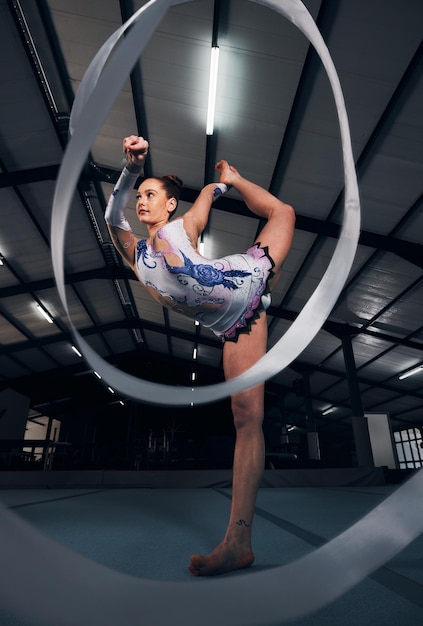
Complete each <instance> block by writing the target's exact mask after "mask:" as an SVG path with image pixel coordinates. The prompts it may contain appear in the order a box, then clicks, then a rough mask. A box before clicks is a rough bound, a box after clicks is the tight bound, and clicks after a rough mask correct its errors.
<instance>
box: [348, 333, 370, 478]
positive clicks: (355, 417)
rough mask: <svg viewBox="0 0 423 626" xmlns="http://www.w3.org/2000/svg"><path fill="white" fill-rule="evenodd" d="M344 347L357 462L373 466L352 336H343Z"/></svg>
mask: <svg viewBox="0 0 423 626" xmlns="http://www.w3.org/2000/svg"><path fill="white" fill-rule="evenodd" d="M342 349H343V351H344V361H345V371H346V374H347V382H348V389H349V392H350V400H351V411H352V428H353V433H354V442H355V449H356V453H357V464H358V466H359V467H373V466H374V462H373V454H372V447H371V443H370V436H369V429H368V426H367V418H366V417H365V416H364V410H363V405H362V402H361V394H360V388H359V385H358V378H357V370H356V365H355V358H354V352H353V347H352V342H351V337H350V336H345V337H343V338H342Z"/></svg>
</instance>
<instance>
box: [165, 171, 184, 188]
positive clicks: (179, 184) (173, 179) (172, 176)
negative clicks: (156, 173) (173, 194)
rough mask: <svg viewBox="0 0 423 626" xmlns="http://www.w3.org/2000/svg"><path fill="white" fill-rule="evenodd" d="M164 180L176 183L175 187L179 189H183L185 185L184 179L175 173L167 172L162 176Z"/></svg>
mask: <svg viewBox="0 0 423 626" xmlns="http://www.w3.org/2000/svg"><path fill="white" fill-rule="evenodd" d="M162 179H163V180H167V181H169V182H170V183H172V185H175V187H177V188H178V189H182V187H183V186H184V183H183V181H182V180H181V179H180V178H178V176H176V175H175V174H165V176H162Z"/></svg>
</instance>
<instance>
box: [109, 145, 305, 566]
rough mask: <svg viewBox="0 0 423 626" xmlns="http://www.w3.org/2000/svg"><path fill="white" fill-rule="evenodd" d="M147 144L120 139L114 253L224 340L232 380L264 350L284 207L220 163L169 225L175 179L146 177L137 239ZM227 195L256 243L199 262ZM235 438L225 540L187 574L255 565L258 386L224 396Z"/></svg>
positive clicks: (287, 236) (112, 204) (284, 230)
mask: <svg viewBox="0 0 423 626" xmlns="http://www.w3.org/2000/svg"><path fill="white" fill-rule="evenodd" d="M148 147H149V146H148V142H147V141H146V140H145V139H143V138H142V137H137V136H135V135H132V136H130V137H126V138H125V139H124V140H123V149H124V152H125V154H126V157H127V163H126V166H125V167H124V169H123V171H122V174H121V176H120V178H119V180H118V182H117V183H116V185H115V188H114V190H113V192H112V195H111V197H110V199H109V202H108V205H107V209H106V213H105V219H106V222H107V225H108V228H109V232H110V235H111V237H112V241H113V244H114V246H115V247H116V249H117V251H118V252H119V253H120V254H121V255H122V257H123V258H124V260H125V261H126V262H127V263H128V264H129V265H130V266H131V268H132V269H133V270H134V272H135V274H136V276H137V278H138V279H139V280H140V282H141V283H142V284H143V286H144V287H145V288H146V289H147V291H148V292H149V293H150V295H151V296H152V297H153V298H154V299H155V300H157V301H158V302H159V303H160V304H161V305H163V306H165V307H167V308H171V309H172V310H174V311H178V312H180V313H182V314H184V315H187V316H189V317H192V318H193V319H195V320H198V322H200V324H202V325H204V326H206V327H208V328H210V329H211V330H212V331H213V332H214V333H215V334H216V335H217V336H218V337H220V338H221V340H222V342H223V369H224V374H225V378H226V380H229V379H231V378H234V377H236V376H239V375H240V374H242V373H243V372H245V371H246V370H248V369H249V368H250V367H251V366H252V365H254V363H256V362H257V360H258V359H259V358H261V357H262V356H263V355H264V354H265V352H266V345H267V322H266V308H268V306H269V304H270V292H271V290H272V287H273V286H274V285H275V284H276V282H277V280H278V278H279V274H280V271H281V267H282V263H283V262H284V260H285V258H286V256H287V254H288V251H289V249H290V247H291V243H292V237H293V232H294V224H295V214H294V210H293V208H292V207H291V206H289V205H288V204H285V203H284V202H282V201H280V200H279V199H277V198H276V197H275V196H273V195H272V194H271V193H269V192H268V191H266V190H265V189H263V188H261V187H259V186H258V185H256V184H255V183H252V182H250V181H248V180H246V179H245V178H243V177H242V176H241V175H240V174H239V172H238V171H237V170H236V169H235V168H234V167H232V166H231V165H229V164H228V162H227V161H219V162H218V163H217V164H216V170H217V172H218V173H219V177H220V180H219V182H218V183H210V184H208V185H206V186H205V187H204V188H203V189H202V190H201V191H200V193H199V195H198V197H197V199H196V201H195V202H194V203H193V205H192V206H191V208H190V209H189V210H188V211H187V212H186V213H185V214H184V215H183V216H182V217H178V218H175V219H173V220H172V221H170V219H171V218H172V216H173V214H174V213H175V211H176V209H177V206H178V200H179V191H180V188H181V187H182V181H181V180H180V179H179V178H178V177H176V176H174V175H168V176H163V177H161V178H156V177H153V178H147V179H145V180H143V182H142V183H141V185H140V186H139V188H138V192H137V196H136V198H137V202H136V213H137V216H138V219H139V220H140V222H141V223H143V224H145V226H146V228H147V231H148V239H137V238H136V237H135V236H134V234H133V232H132V230H131V227H130V225H129V223H128V221H127V220H126V218H125V214H124V209H125V207H126V205H127V203H128V200H129V198H130V195H131V193H132V190H133V188H134V185H135V183H136V180H137V178H138V176H139V174H140V172H141V169H142V167H143V164H144V161H145V158H146V156H147V153H148ZM231 187H232V188H234V189H235V190H236V191H237V192H238V193H239V194H240V195H241V197H242V199H243V200H244V202H245V204H246V205H247V207H248V208H249V210H250V211H251V212H252V213H254V214H255V215H257V216H259V217H260V218H264V219H266V220H267V222H266V224H265V225H264V227H263V229H262V230H261V232H260V235H259V237H258V239H257V240H256V241H255V242H254V244H253V246H252V247H251V248H249V249H248V250H247V251H246V252H245V253H243V254H234V255H230V256H227V257H224V258H222V259H206V258H204V257H202V256H201V255H200V254H199V252H198V249H197V244H198V239H199V237H200V235H201V233H202V232H203V230H204V229H205V227H206V224H207V221H208V218H209V214H210V210H211V207H212V204H213V202H214V201H215V200H216V199H217V198H218V197H219V196H220V195H221V194H222V193H226V191H227V190H228V189H229V188H231ZM231 408H232V413H233V420H234V427H235V432H236V440H235V451H234V460H233V478H232V503H231V511H230V517H229V521H228V526H227V530H226V533H225V536H224V538H223V540H222V542H221V543H220V544H219V545H218V546H217V547H216V548H215V549H214V550H213V551H212V552H211V553H210V554H208V555H199V554H193V555H192V556H191V561H190V563H189V566H188V567H189V570H190V571H191V573H192V574H193V575H194V576H212V575H216V574H224V573H227V572H230V571H232V570H236V569H241V568H245V567H249V566H250V565H251V564H252V563H253V561H254V555H253V551H252V544H251V533H252V524H253V516H254V507H255V502H256V497H257V490H258V487H259V483H260V480H261V476H262V473H263V469H264V437H263V430H262V422H263V413H264V383H260V384H258V385H256V386H254V387H252V388H250V389H247V390H244V391H241V392H238V393H236V394H234V396H233V397H232V398H231Z"/></svg>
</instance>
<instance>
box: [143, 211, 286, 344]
mask: <svg viewBox="0 0 423 626" xmlns="http://www.w3.org/2000/svg"><path fill="white" fill-rule="evenodd" d="M157 236H158V237H159V238H160V239H162V240H163V241H166V243H167V247H166V249H165V250H162V251H159V252H158V251H156V250H154V248H153V246H152V245H151V244H149V243H148V242H147V240H146V239H140V240H139V241H138V244H137V249H136V253H135V255H136V258H135V261H136V262H135V271H136V274H137V277H138V279H139V280H140V281H141V283H142V284H143V285H144V286H145V287H146V288H147V289H148V290H149V292H150V293H151V295H152V296H153V297H154V298H155V299H156V300H158V301H159V302H160V304H162V305H163V306H166V307H167V308H170V309H172V310H174V311H177V312H179V313H182V314H183V315H185V316H188V317H192V318H194V319H196V320H198V321H199V322H200V323H201V324H202V325H203V326H205V327H207V328H210V329H211V330H212V331H213V332H214V333H215V335H217V336H219V337H221V339H222V341H226V340H232V341H236V340H237V338H238V334H239V333H240V332H248V331H249V330H250V327H251V323H252V322H253V320H254V319H256V318H257V317H258V316H259V314H260V312H261V311H263V310H264V309H265V308H267V307H268V306H269V304H270V295H267V293H266V292H267V281H268V279H269V278H270V277H271V276H272V275H273V272H272V268H273V266H274V263H273V261H272V259H271V258H270V256H269V254H268V252H267V249H266V248H260V244H255V245H254V246H252V247H251V248H249V249H248V250H247V251H246V252H245V253H243V254H232V255H230V256H225V257H223V258H221V259H206V258H204V257H203V256H201V255H200V254H199V253H198V252H197V251H196V250H195V249H194V248H193V246H192V244H191V242H190V240H189V238H188V235H187V233H186V231H185V229H184V226H183V220H182V219H177V220H175V221H173V222H169V223H167V224H165V225H164V226H162V227H161V228H160V229H159V230H158V232H157ZM175 255H176V257H177V259H179V260H180V264H177V265H171V264H170V263H169V260H172V262H173V263H174V262H175Z"/></svg>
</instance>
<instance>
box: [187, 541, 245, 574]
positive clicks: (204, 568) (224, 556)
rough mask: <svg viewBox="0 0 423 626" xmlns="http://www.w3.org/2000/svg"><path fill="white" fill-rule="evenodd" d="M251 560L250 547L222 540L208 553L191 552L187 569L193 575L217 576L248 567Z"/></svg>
mask: <svg viewBox="0 0 423 626" xmlns="http://www.w3.org/2000/svg"><path fill="white" fill-rule="evenodd" d="M253 562H254V555H253V553H252V550H251V548H239V547H237V546H231V545H229V544H228V543H225V542H222V543H221V544H219V545H218V546H217V547H216V548H215V549H214V550H213V552H210V554H207V555H205V556H203V555H201V554H193V555H192V556H191V562H190V564H189V565H188V569H189V571H190V572H191V574H192V575H193V576H217V575H218V574H227V573H228V572H232V571H234V570H237V569H243V568H245V567H249V566H250V565H252V563H253Z"/></svg>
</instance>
